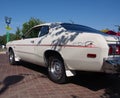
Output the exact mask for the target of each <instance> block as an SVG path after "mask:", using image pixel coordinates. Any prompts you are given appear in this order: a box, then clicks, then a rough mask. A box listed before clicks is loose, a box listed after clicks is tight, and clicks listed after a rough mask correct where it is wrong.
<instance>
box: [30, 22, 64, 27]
mask: <svg viewBox="0 0 120 98" xmlns="http://www.w3.org/2000/svg"><path fill="white" fill-rule="evenodd" d="M61 23H62V22H55V23H43V24H39V25H36V26H34V27H32V28H35V27H39V26H50V25H55V24H57V25H60V24H61Z"/></svg>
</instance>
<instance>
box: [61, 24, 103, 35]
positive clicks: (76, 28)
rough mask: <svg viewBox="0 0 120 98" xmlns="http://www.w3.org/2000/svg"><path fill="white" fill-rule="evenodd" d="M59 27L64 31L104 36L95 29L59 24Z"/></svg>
mask: <svg viewBox="0 0 120 98" xmlns="http://www.w3.org/2000/svg"><path fill="white" fill-rule="evenodd" d="M61 26H62V27H64V28H65V29H66V30H72V31H80V32H91V33H99V34H104V33H102V32H100V31H98V30H96V29H93V28H90V27H87V26H83V25H77V24H69V23H63V24H61Z"/></svg>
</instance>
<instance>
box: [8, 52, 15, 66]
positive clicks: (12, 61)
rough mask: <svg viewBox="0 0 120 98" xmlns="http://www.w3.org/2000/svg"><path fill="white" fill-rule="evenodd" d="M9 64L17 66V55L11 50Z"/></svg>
mask: <svg viewBox="0 0 120 98" xmlns="http://www.w3.org/2000/svg"><path fill="white" fill-rule="evenodd" d="M9 63H10V64H11V65H15V64H16V61H15V54H14V52H13V50H10V51H9Z"/></svg>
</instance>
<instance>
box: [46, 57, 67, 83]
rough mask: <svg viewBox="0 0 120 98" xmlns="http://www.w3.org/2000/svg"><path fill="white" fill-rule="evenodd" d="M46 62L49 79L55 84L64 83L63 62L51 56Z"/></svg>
mask: <svg viewBox="0 0 120 98" xmlns="http://www.w3.org/2000/svg"><path fill="white" fill-rule="evenodd" d="M48 62H49V64H48V74H49V78H50V79H51V80H52V81H54V82H56V83H65V82H66V74H65V67H64V63H63V61H62V60H61V59H60V58H58V57H57V56H52V57H50V58H49V61H48Z"/></svg>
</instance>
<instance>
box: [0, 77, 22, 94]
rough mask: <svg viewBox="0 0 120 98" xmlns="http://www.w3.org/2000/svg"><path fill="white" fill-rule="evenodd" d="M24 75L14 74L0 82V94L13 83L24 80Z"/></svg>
mask: <svg viewBox="0 0 120 98" xmlns="http://www.w3.org/2000/svg"><path fill="white" fill-rule="evenodd" d="M23 78H24V77H23V76H21V75H12V76H7V77H6V78H5V79H4V80H3V81H2V82H1V83H0V94H2V93H4V92H5V91H6V90H7V89H8V88H9V87H10V86H11V85H15V84H16V83H18V82H20V81H21V80H23Z"/></svg>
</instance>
